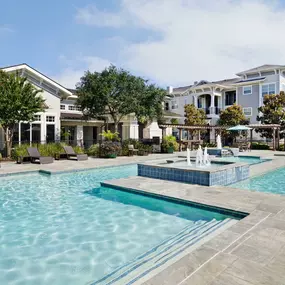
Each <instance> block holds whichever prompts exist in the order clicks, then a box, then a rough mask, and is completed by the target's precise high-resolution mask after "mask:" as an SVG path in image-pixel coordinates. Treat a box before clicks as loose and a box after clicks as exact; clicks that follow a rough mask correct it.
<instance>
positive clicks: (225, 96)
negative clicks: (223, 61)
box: [165, 64, 285, 124]
mask: <svg viewBox="0 0 285 285" xmlns="http://www.w3.org/2000/svg"><path fill="white" fill-rule="evenodd" d="M236 75H237V77H236V78H231V79H224V80H219V81H213V82H209V81H206V80H201V81H199V82H194V84H193V85H189V86H185V87H178V88H173V87H168V92H169V94H170V95H172V98H171V99H169V100H168V101H167V102H166V104H165V108H166V110H171V111H173V112H175V113H178V114H180V115H181V116H182V117H181V119H180V123H184V118H183V117H184V105H185V104H194V105H195V106H196V107H197V108H201V109H203V110H204V111H205V113H206V115H207V119H208V123H209V124H216V122H217V120H218V119H219V114H220V111H221V110H224V109H225V108H227V107H229V106H231V105H233V104H234V103H237V104H239V105H241V106H242V108H243V112H244V114H245V116H246V117H247V118H248V119H249V120H250V123H251V124H258V123H259V122H258V121H257V119H256V117H257V115H258V107H260V106H261V105H262V104H263V97H264V96H265V95H266V94H277V93H279V92H280V91H285V65H270V64H265V65H262V66H259V67H255V68H252V69H249V70H245V71H242V72H239V73H237V74H236Z"/></svg>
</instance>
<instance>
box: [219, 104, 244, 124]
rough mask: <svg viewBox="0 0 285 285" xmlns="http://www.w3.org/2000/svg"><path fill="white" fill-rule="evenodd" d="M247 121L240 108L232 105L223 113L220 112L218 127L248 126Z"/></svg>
mask: <svg viewBox="0 0 285 285" xmlns="http://www.w3.org/2000/svg"><path fill="white" fill-rule="evenodd" d="M248 123H249V121H248V120H247V119H246V117H245V115H244V113H243V111H242V107H241V106H240V105H237V104H234V105H232V106H230V107H228V108H226V109H225V110H224V111H221V114H220V119H219V120H218V125H220V126H229V127H231V126H236V125H248Z"/></svg>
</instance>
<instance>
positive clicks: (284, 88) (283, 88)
mask: <svg viewBox="0 0 285 285" xmlns="http://www.w3.org/2000/svg"><path fill="white" fill-rule="evenodd" d="M280 91H285V84H284V83H282V84H281V90H280Z"/></svg>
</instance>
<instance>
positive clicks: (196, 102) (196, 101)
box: [193, 95, 198, 108]
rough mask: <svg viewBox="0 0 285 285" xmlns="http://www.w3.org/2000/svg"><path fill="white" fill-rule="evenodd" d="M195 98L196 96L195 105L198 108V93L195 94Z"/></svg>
mask: <svg viewBox="0 0 285 285" xmlns="http://www.w3.org/2000/svg"><path fill="white" fill-rule="evenodd" d="M193 98H194V105H195V107H196V108H198V98H197V96H196V95H194V96H193Z"/></svg>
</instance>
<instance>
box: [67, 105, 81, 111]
mask: <svg viewBox="0 0 285 285" xmlns="http://www.w3.org/2000/svg"><path fill="white" fill-rule="evenodd" d="M68 110H69V111H81V110H80V108H79V107H78V106H75V105H70V106H68Z"/></svg>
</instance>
